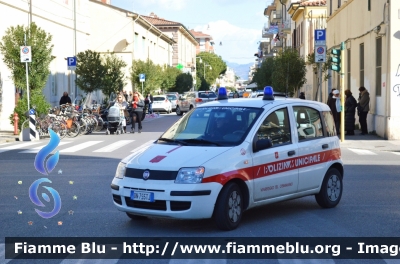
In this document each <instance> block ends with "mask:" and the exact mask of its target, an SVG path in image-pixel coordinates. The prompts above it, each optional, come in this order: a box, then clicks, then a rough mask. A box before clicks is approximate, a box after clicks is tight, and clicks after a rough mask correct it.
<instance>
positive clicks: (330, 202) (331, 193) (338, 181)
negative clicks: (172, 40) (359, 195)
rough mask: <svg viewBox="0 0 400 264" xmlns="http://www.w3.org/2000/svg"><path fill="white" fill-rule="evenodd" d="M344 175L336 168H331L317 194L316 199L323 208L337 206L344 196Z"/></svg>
mask: <svg viewBox="0 0 400 264" xmlns="http://www.w3.org/2000/svg"><path fill="white" fill-rule="evenodd" d="M342 179H343V176H342V174H341V173H340V172H339V171H338V170H337V169H335V168H330V169H329V170H328V171H327V172H326V174H325V178H324V181H323V182H322V186H321V190H320V192H319V193H318V194H316V195H315V200H316V201H317V203H318V204H319V206H321V207H322V208H332V207H335V206H336V205H337V204H338V203H339V202H340V199H341V198H342V192H343V180H342Z"/></svg>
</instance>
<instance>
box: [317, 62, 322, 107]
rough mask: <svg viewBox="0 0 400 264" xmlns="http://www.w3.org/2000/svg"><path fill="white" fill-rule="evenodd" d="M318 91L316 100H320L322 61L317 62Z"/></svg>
mask: <svg viewBox="0 0 400 264" xmlns="http://www.w3.org/2000/svg"><path fill="white" fill-rule="evenodd" d="M318 93H319V99H318V101H319V102H322V63H318Z"/></svg>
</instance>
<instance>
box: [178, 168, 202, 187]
mask: <svg viewBox="0 0 400 264" xmlns="http://www.w3.org/2000/svg"><path fill="white" fill-rule="evenodd" d="M203 176H204V167H197V168H182V169H180V170H179V171H178V176H176V180H175V183H200V182H201V181H202V180H203Z"/></svg>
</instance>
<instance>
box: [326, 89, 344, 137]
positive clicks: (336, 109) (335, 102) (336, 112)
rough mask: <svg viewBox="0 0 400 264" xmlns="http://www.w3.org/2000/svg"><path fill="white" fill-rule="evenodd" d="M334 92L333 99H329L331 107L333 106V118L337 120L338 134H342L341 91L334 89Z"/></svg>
mask: <svg viewBox="0 0 400 264" xmlns="http://www.w3.org/2000/svg"><path fill="white" fill-rule="evenodd" d="M332 94H333V96H332V99H331V100H330V101H329V108H331V111H332V115H333V119H334V120H335V126H336V134H340V120H341V116H340V112H341V108H342V106H341V103H340V92H339V91H338V90H333V91H332Z"/></svg>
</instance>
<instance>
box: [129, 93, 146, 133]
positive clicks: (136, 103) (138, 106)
mask: <svg viewBox="0 0 400 264" xmlns="http://www.w3.org/2000/svg"><path fill="white" fill-rule="evenodd" d="M143 106H144V102H143V99H142V98H141V96H139V94H138V93H137V92H135V93H134V94H133V100H132V112H131V118H132V119H131V120H132V128H131V133H135V123H136V122H137V123H138V129H139V133H141V132H142V115H143Z"/></svg>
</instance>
